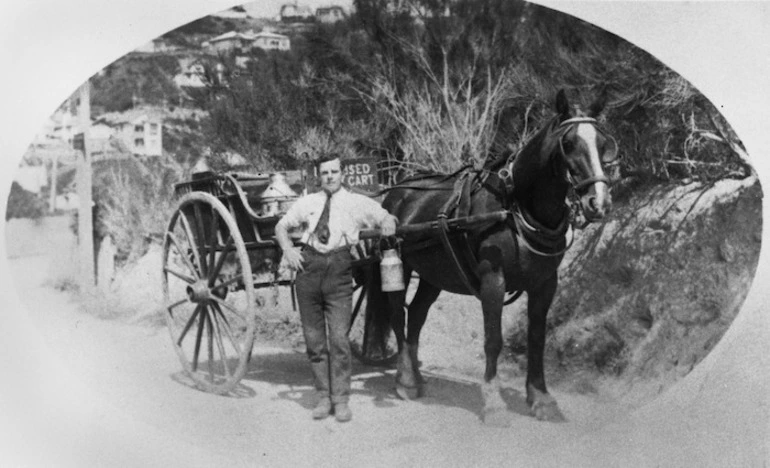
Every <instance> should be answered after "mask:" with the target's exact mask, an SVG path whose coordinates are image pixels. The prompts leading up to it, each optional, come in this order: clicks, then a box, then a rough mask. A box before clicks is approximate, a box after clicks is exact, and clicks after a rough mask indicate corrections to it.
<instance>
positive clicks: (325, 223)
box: [313, 192, 332, 244]
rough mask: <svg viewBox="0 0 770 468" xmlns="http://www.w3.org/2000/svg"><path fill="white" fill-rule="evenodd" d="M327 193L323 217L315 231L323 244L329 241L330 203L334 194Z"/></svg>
mask: <svg viewBox="0 0 770 468" xmlns="http://www.w3.org/2000/svg"><path fill="white" fill-rule="evenodd" d="M324 193H326V203H324V210H323V211H322V212H321V217H320V218H319V219H318V224H316V226H315V231H313V232H314V233H315V235H316V237H317V238H318V240H319V241H320V242H321V243H322V244H326V243H327V242H329V205H331V201H332V195H331V194H330V193H328V192H324Z"/></svg>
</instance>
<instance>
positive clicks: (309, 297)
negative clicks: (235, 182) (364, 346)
mask: <svg viewBox="0 0 770 468" xmlns="http://www.w3.org/2000/svg"><path fill="white" fill-rule="evenodd" d="M302 255H303V257H304V261H303V263H302V266H303V268H304V271H301V272H299V273H297V280H296V287H297V302H298V304H299V313H300V318H301V319H302V329H303V331H304V334H305V344H306V345H307V355H308V358H310V366H311V368H312V370H313V377H314V379H315V387H316V390H317V391H318V395H319V397H320V398H329V397H330V398H331V401H332V403H334V404H336V403H347V401H348V398H349V396H350V375H351V365H352V363H351V354H350V343H349V342H348V327H349V326H350V317H351V313H352V297H353V280H352V276H351V268H350V263H351V260H352V256H351V255H350V250H349V249H347V248H345V249H340V250H336V251H333V252H330V253H326V254H322V253H319V252H317V251H315V250H314V249H312V248H308V247H306V248H304V249H303V250H302Z"/></svg>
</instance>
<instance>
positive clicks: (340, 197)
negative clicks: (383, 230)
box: [279, 188, 388, 252]
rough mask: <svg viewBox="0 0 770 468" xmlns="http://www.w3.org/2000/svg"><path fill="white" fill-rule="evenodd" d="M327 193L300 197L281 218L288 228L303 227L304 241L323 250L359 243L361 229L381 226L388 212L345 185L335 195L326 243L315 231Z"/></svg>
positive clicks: (302, 239)
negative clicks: (319, 238)
mask: <svg viewBox="0 0 770 468" xmlns="http://www.w3.org/2000/svg"><path fill="white" fill-rule="evenodd" d="M324 204H326V193H325V192H323V191H320V192H316V193H311V194H308V195H305V196H303V197H301V198H299V199H298V200H297V201H296V202H295V203H294V204H293V205H292V206H291V208H289V211H287V212H286V214H285V215H283V217H282V218H281V220H280V221H279V223H280V224H282V225H283V226H284V227H285V228H287V230H290V229H294V228H300V229H301V230H302V238H301V242H303V243H305V244H308V245H310V246H311V247H313V248H314V249H316V250H318V251H319V252H329V251H331V250H334V249H338V248H340V247H345V246H351V245H354V244H357V243H358V235H359V232H360V231H361V229H367V228H374V227H377V226H381V225H382V222H383V221H384V220H385V218H386V217H387V216H388V212H387V211H386V210H385V209H384V208H382V207H381V206H380V204H379V203H377V202H376V201H374V200H372V199H371V198H369V197H367V196H365V195H359V194H357V193H352V192H350V191H349V190H347V189H345V188H341V189H339V190H338V191H337V192H335V193H334V194H332V199H331V205H330V206H329V242H328V243H327V244H322V243H321V242H320V241H319V240H318V238H317V237H316V236H315V234H313V231H315V227H316V225H317V224H318V221H319V219H320V218H321V212H322V211H323V208H324Z"/></svg>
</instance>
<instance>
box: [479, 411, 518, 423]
mask: <svg viewBox="0 0 770 468" xmlns="http://www.w3.org/2000/svg"><path fill="white" fill-rule="evenodd" d="M482 420H483V421H484V424H485V425H487V426H491V427H510V426H511V424H513V415H512V414H511V413H510V412H509V411H508V410H507V409H506V408H495V409H490V410H485V411H484V414H483V416H482Z"/></svg>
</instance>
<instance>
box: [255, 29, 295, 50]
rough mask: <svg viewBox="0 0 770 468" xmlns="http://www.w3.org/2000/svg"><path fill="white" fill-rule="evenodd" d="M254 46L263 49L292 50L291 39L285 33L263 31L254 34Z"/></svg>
mask: <svg viewBox="0 0 770 468" xmlns="http://www.w3.org/2000/svg"><path fill="white" fill-rule="evenodd" d="M253 46H254V47H258V48H260V49H262V50H290V49H291V39H289V37H288V36H284V35H283V34H276V33H271V32H261V33H258V34H256V35H254V42H253Z"/></svg>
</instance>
